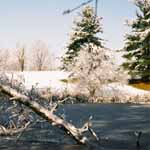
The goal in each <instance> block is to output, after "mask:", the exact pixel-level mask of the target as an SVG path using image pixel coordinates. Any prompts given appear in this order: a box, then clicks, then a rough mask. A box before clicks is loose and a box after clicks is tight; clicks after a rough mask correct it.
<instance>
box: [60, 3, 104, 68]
mask: <svg viewBox="0 0 150 150" xmlns="http://www.w3.org/2000/svg"><path fill="white" fill-rule="evenodd" d="M100 32H102V29H101V26H100V19H99V18H98V17H97V16H96V15H95V13H94V10H93V8H92V7H90V6H86V7H85V8H84V9H83V11H82V13H80V14H79V18H78V19H76V20H75V21H74V28H73V33H72V35H71V38H70V42H69V44H68V46H67V52H66V53H65V55H64V56H63V58H62V62H63V67H62V68H63V69H65V70H70V68H72V65H73V64H74V60H75V57H77V56H78V52H79V51H80V50H81V48H82V47H83V46H85V45H86V44H88V43H93V44H94V45H96V46H100V47H102V45H101V39H100V38H99V37H98V36H97V33H100Z"/></svg>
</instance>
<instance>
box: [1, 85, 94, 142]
mask: <svg viewBox="0 0 150 150" xmlns="http://www.w3.org/2000/svg"><path fill="white" fill-rule="evenodd" d="M0 89H1V92H3V93H5V94H7V95H9V96H10V97H11V100H14V101H17V102H20V103H22V104H24V105H25V106H27V107H29V108H30V109H32V110H33V111H34V112H35V113H37V114H38V115H39V116H41V117H42V118H43V119H45V120H47V121H48V122H49V123H50V124H52V125H55V126H57V127H58V128H61V129H63V130H64V131H65V132H66V133H67V134H69V135H71V136H72V137H73V138H74V139H75V140H76V141H77V142H78V143H81V144H86V143H87V142H88V138H87V137H86V136H84V132H86V131H90V132H91V133H92V135H93V136H95V134H94V131H92V130H91V129H90V130H89V122H88V123H85V124H84V125H83V127H81V128H76V127H75V126H74V125H73V124H71V123H69V122H67V121H65V120H63V119H62V118H61V117H59V116H57V115H55V114H53V112H54V111H55V109H56V105H55V106H54V108H52V109H51V111H49V110H48V109H46V108H45V107H43V106H41V105H40V104H39V103H37V102H35V101H33V100H31V99H30V98H29V97H27V96H26V95H23V94H21V93H19V92H17V91H16V90H15V89H12V88H11V87H9V86H6V85H1V84H0ZM12 97H13V98H12ZM15 98H16V99H15ZM2 130H5V128H3V129H2Z"/></svg>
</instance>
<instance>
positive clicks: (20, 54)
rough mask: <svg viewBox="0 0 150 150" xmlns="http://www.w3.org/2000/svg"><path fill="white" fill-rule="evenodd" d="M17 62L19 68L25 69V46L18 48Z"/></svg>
mask: <svg viewBox="0 0 150 150" xmlns="http://www.w3.org/2000/svg"><path fill="white" fill-rule="evenodd" d="M17 62H18V65H19V70H21V71H24V69H25V47H24V46H22V47H20V48H17Z"/></svg>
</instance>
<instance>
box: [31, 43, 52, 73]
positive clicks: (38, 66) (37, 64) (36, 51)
mask: <svg viewBox="0 0 150 150" xmlns="http://www.w3.org/2000/svg"><path fill="white" fill-rule="evenodd" d="M50 59H51V58H50V53H49V49H48V46H47V45H46V44H45V43H44V42H42V41H37V42H35V43H34V45H33V48H32V60H31V62H32V69H33V70H38V71H42V70H49V69H50V65H51V62H50Z"/></svg>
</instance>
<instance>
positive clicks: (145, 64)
mask: <svg viewBox="0 0 150 150" xmlns="http://www.w3.org/2000/svg"><path fill="white" fill-rule="evenodd" d="M135 4H136V6H137V7H138V8H139V11H138V12H136V20H134V21H133V22H132V23H128V25H130V26H131V28H132V33H131V34H129V35H127V36H126V45H125V47H124V49H125V51H126V54H125V55H124V57H125V58H126V59H127V61H126V62H125V63H123V67H124V68H125V69H127V70H128V72H129V74H130V75H131V78H132V79H135V78H140V80H142V81H144V82H145V81H146V82H147V81H150V0H135Z"/></svg>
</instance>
